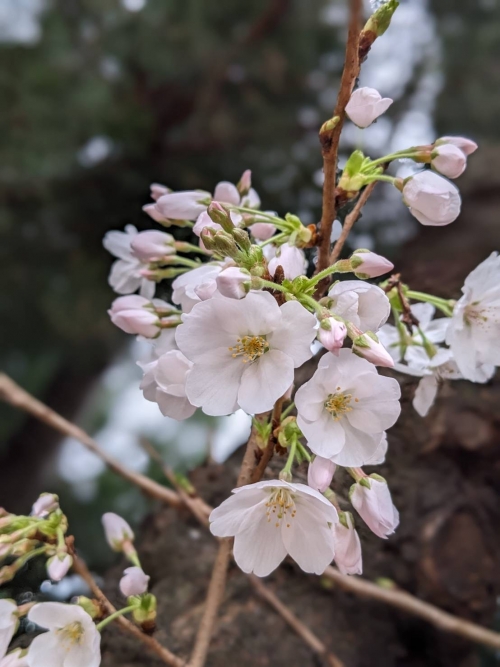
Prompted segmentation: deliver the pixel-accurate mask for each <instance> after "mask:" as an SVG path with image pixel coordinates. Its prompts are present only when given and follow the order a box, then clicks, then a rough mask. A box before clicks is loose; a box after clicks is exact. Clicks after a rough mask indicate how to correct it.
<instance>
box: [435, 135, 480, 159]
mask: <svg viewBox="0 0 500 667" xmlns="http://www.w3.org/2000/svg"><path fill="white" fill-rule="evenodd" d="M445 144H451V145H453V146H456V147H457V148H460V150H461V151H462V153H464V154H465V155H467V156H468V155H472V153H474V152H475V151H477V144H476V142H475V141H472V139H466V138H465V137H441V138H440V139H437V141H435V142H434V146H443V145H445Z"/></svg>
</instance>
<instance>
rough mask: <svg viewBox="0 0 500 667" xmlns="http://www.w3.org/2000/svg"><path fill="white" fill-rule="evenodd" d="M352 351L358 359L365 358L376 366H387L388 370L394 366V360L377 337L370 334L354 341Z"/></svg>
mask: <svg viewBox="0 0 500 667" xmlns="http://www.w3.org/2000/svg"><path fill="white" fill-rule="evenodd" d="M352 351H353V352H354V353H355V354H357V355H358V357H363V359H366V360H367V361H369V362H371V363H372V364H375V366H385V367H386V368H392V367H393V366H394V359H393V358H392V357H391V355H390V354H389V352H387V350H386V349H385V347H384V346H383V345H382V344H381V343H380V342H379V340H378V339H377V338H376V337H375V335H374V334H372V335H370V332H368V333H365V334H361V336H358V337H357V338H355V339H354V340H353V343H352Z"/></svg>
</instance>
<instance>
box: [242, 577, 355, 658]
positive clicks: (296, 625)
mask: <svg viewBox="0 0 500 667" xmlns="http://www.w3.org/2000/svg"><path fill="white" fill-rule="evenodd" d="M248 578H249V579H250V583H251V584H252V586H253V587H254V588H255V590H256V591H257V593H258V594H259V595H260V596H261V597H262V598H263V599H264V600H265V601H266V602H267V603H268V604H269V605H270V606H271V607H273V609H274V610H275V611H277V612H278V614H279V615H280V616H281V617H282V618H283V619H284V620H285V621H286V622H287V623H288V625H289V626H290V627H291V628H292V629H293V630H294V631H295V632H296V633H297V634H298V635H299V637H301V638H302V639H303V640H304V642H305V643H306V644H307V645H308V646H309V647H310V648H311V649H312V650H313V651H314V653H317V654H318V655H319V656H321V657H322V658H324V659H325V661H326V663H327V664H328V665H329V666H330V667H345V666H344V663H343V662H341V661H340V660H339V659H338V658H337V657H335V656H334V655H333V654H332V653H330V652H329V651H328V649H327V647H326V646H325V645H324V644H323V642H322V641H321V640H320V639H318V637H316V635H315V634H313V633H312V632H311V630H309V628H308V627H307V626H305V625H304V624H303V623H302V621H301V620H300V618H298V616H295V614H294V613H293V612H292V611H290V609H289V608H288V607H287V606H286V605H285V604H283V602H281V600H280V599H279V598H278V597H277V596H276V595H275V594H274V593H273V592H272V591H271V590H270V589H269V588H268V587H267V586H265V585H264V584H263V583H262V581H261V580H260V579H259V578H258V577H256V576H255V575H254V574H250V575H249V577H248Z"/></svg>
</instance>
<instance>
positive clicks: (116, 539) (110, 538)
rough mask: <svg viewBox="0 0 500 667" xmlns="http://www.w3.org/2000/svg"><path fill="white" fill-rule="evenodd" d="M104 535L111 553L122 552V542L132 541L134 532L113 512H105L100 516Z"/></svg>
mask: <svg viewBox="0 0 500 667" xmlns="http://www.w3.org/2000/svg"><path fill="white" fill-rule="evenodd" d="M101 521H102V525H103V528H104V534H105V536H106V540H107V542H108V544H109V546H110V547H111V548H112V549H113V551H123V544H124V542H131V541H132V540H133V539H134V532H133V530H132V528H131V527H130V526H129V525H128V523H127V522H126V521H125V519H122V517H121V516H118V514H115V513H114V512H106V514H103V515H102V519H101Z"/></svg>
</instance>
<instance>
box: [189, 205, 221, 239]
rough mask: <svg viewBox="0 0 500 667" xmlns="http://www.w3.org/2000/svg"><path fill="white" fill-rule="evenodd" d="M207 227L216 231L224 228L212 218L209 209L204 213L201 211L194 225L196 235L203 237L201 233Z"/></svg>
mask: <svg viewBox="0 0 500 667" xmlns="http://www.w3.org/2000/svg"><path fill="white" fill-rule="evenodd" d="M206 227H209V228H210V229H213V230H214V232H216V231H218V230H219V229H222V227H221V226H220V225H219V223H217V222H214V221H213V220H212V218H211V217H210V216H209V215H208V212H207V211H203V213H200V215H199V216H198V219H197V220H196V222H195V223H194V225H193V234H196V236H199V237H200V238H201V233H202V231H203V230H204V229H205V228H206Z"/></svg>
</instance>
